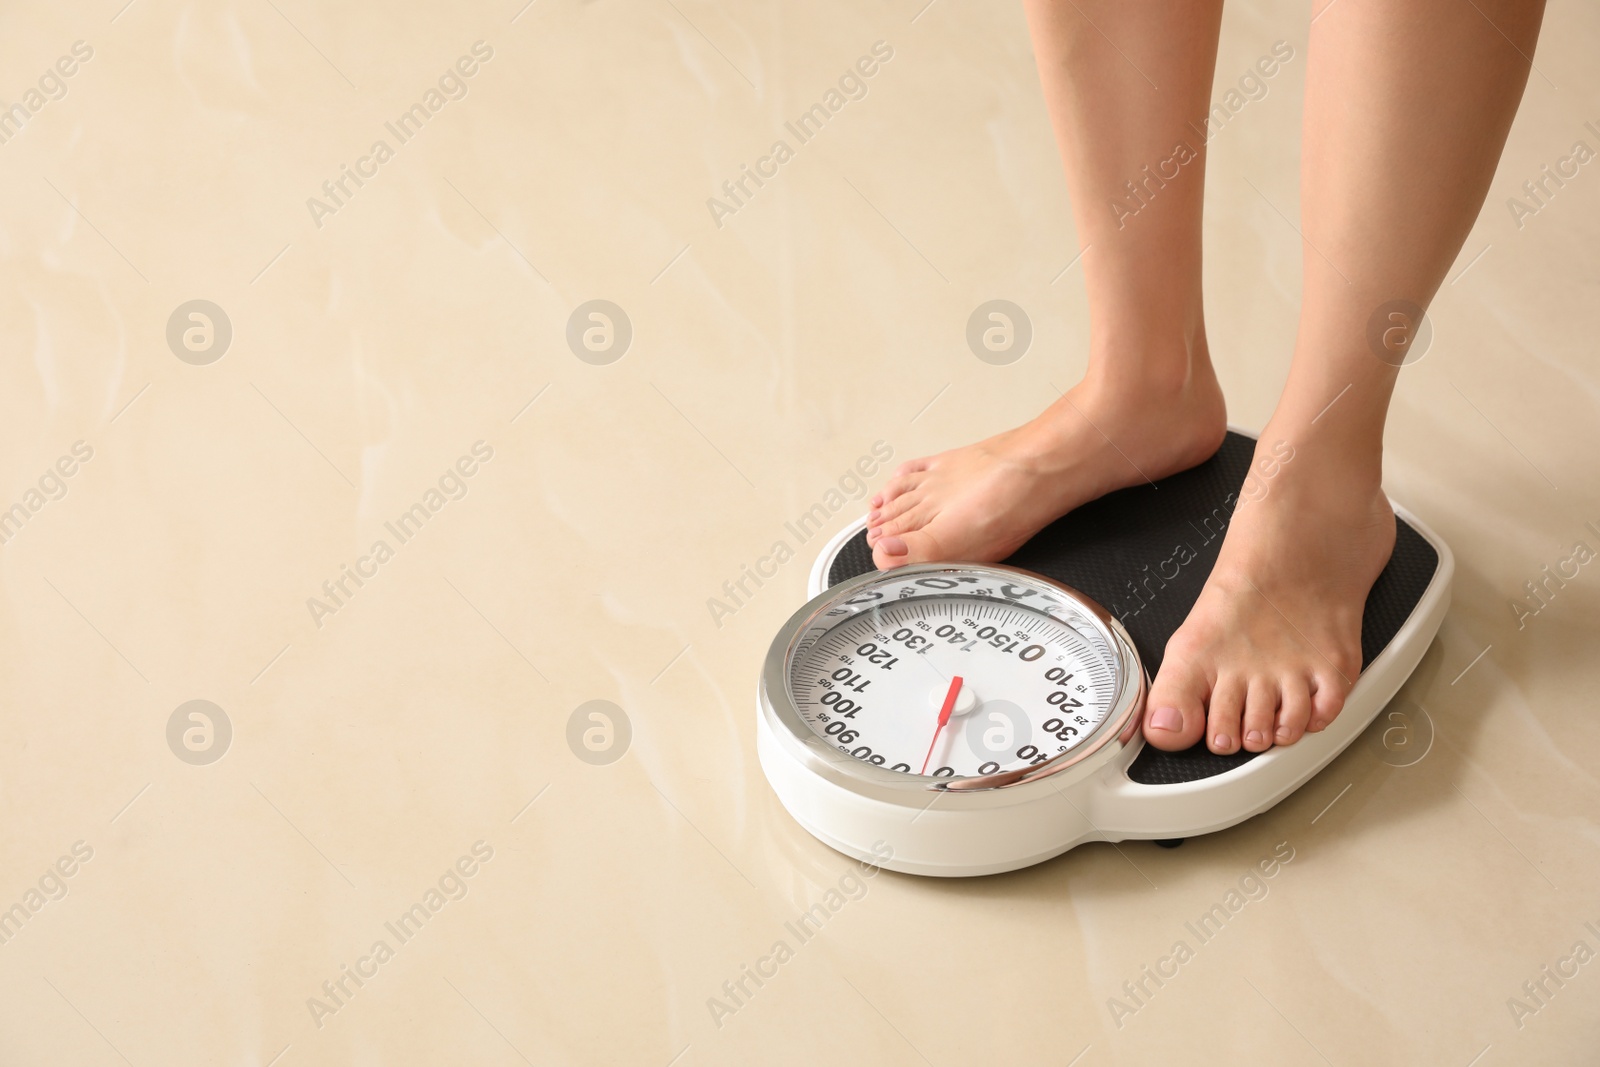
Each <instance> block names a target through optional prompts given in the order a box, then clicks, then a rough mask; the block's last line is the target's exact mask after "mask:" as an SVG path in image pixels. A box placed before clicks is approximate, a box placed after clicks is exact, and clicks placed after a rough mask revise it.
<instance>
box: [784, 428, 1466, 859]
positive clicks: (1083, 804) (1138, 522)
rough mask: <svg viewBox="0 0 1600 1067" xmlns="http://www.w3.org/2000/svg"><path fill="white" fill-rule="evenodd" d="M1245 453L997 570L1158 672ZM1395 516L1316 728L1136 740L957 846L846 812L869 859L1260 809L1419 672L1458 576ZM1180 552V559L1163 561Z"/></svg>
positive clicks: (858, 562)
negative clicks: (878, 848) (1060, 792)
mask: <svg viewBox="0 0 1600 1067" xmlns="http://www.w3.org/2000/svg"><path fill="white" fill-rule="evenodd" d="M1254 450H1255V441H1254V439H1252V438H1251V437H1249V436H1248V435H1245V434H1242V433H1239V432H1236V431H1230V432H1229V434H1228V436H1227V439H1226V440H1225V441H1224V443H1223V445H1222V447H1221V448H1220V449H1219V450H1218V451H1217V453H1216V455H1214V456H1213V457H1212V458H1211V459H1209V460H1207V461H1206V462H1205V463H1202V464H1200V465H1199V466H1198V467H1195V468H1193V469H1191V470H1188V471H1184V472H1182V473H1180V474H1176V475H1173V476H1171V477H1169V478H1165V479H1163V480H1162V481H1161V482H1159V483H1157V484H1155V485H1144V486H1136V487H1134V488H1131V489H1123V490H1120V491H1118V492H1115V493H1111V494H1109V495H1107V496H1105V497H1102V498H1100V499H1099V500H1096V501H1093V502H1091V503H1089V504H1086V505H1084V506H1083V507H1081V508H1078V509H1077V510H1075V511H1073V512H1071V513H1069V514H1067V515H1065V516H1063V517H1062V518H1061V519H1058V520H1057V521H1056V522H1054V523H1052V524H1051V525H1050V526H1047V527H1046V528H1045V529H1044V530H1042V531H1040V532H1039V534H1037V535H1036V536H1035V537H1034V538H1033V539H1032V540H1030V541H1029V542H1028V543H1027V544H1025V545H1024V546H1023V547H1022V548H1021V549H1020V550H1018V551H1017V552H1016V553H1015V554H1014V555H1013V556H1012V557H1011V558H1009V559H1007V560H1005V563H1006V564H1007V565H1009V566H1013V567H1020V568H1022V569H1024V570H1028V571H1032V572H1034V573H1036V574H1040V575H1043V576H1045V577H1047V578H1051V579H1053V580H1055V581H1057V582H1060V583H1062V584H1064V585H1068V586H1071V587H1073V588H1075V589H1077V590H1079V591H1080V592H1083V593H1085V594H1087V595H1088V596H1089V597H1091V598H1092V599H1094V600H1096V601H1097V602H1099V603H1100V604H1101V605H1103V606H1105V607H1106V608H1107V609H1108V610H1110V611H1111V613H1112V614H1113V615H1114V616H1116V617H1117V618H1118V620H1119V621H1120V622H1121V623H1122V624H1123V626H1124V627H1125V628H1126V629H1127V631H1128V633H1129V634H1130V636H1131V637H1132V639H1133V641H1134V644H1135V645H1136V646H1137V647H1138V650H1139V654H1140V658H1141V659H1142V660H1143V662H1144V665H1145V668H1146V670H1147V671H1148V672H1149V673H1150V674H1151V675H1154V674H1155V673H1156V671H1157V670H1158V669H1159V668H1160V664H1161V656H1162V653H1163V652H1164V650H1165V648H1166V643H1167V640H1168V638H1170V637H1171V636H1172V633H1173V632H1174V631H1175V630H1176V629H1177V628H1178V626H1179V625H1181V623H1182V622H1183V620H1184V618H1185V617H1187V615H1188V613H1189V610H1190V609H1191V608H1192V607H1193V606H1194V603H1195V601H1196V599H1198V597H1199V594H1200V589H1201V588H1202V586H1203V585H1204V584H1205V580H1206V577H1207V576H1208V575H1209V574H1210V572H1211V568H1212V566H1213V565H1214V564H1215V562H1216V558H1217V553H1218V551H1219V550H1220V548H1221V542H1222V535H1223V533H1225V531H1226V527H1227V525H1228V523H1229V521H1230V520H1231V518H1232V514H1233V508H1234V506H1235V505H1236V503H1237V502H1238V499H1239V495H1240V493H1241V492H1243V491H1245V486H1246V480H1247V478H1250V477H1252V471H1251V462H1252V457H1253V455H1254ZM1288 462H1292V460H1290V461H1288ZM1266 491H1268V492H1270V491H1271V489H1270V482H1268V483H1267V489H1266ZM1395 515H1396V543H1395V550H1394V554H1393V556H1392V557H1391V558H1390V561H1389V563H1388V565H1387V566H1386V567H1385V568H1384V571H1383V573H1382V574H1381V575H1380V576H1379V578H1378V580H1377V582H1376V583H1375V584H1374V586H1373V588H1372V591H1371V593H1370V594H1369V595H1368V597H1367V604H1366V610H1365V613H1364V616H1363V619H1362V635H1361V637H1362V640H1361V644H1362V661H1363V665H1362V672H1361V676H1360V677H1359V678H1358V679H1357V680H1356V684H1355V686H1354V688H1353V689H1352V690H1351V692H1350V694H1349V696H1348V697H1347V698H1346V701H1345V706H1344V709H1343V711H1341V712H1340V714H1339V716H1338V717H1337V718H1336V719H1335V720H1334V721H1333V723H1332V724H1330V725H1329V726H1328V728H1327V729H1325V730H1323V731H1322V732H1320V733H1316V734H1307V735H1305V736H1304V737H1303V738H1301V740H1300V741H1298V742H1296V743H1295V744H1293V745H1290V746H1287V747H1283V748H1271V749H1268V750H1267V751H1266V752H1263V753H1259V754H1257V753H1250V752H1243V751H1241V752H1237V753H1234V754H1232V755H1228V756H1219V755H1216V754H1214V753H1212V752H1210V751H1208V750H1207V749H1206V748H1205V745H1204V743H1203V742H1202V743H1201V744H1198V745H1196V746H1195V747H1194V748H1192V749H1190V750H1188V751H1186V752H1176V753H1169V752H1162V751H1160V750H1158V749H1155V748H1153V747H1149V746H1146V745H1145V744H1144V741H1143V737H1142V736H1141V735H1138V734H1135V735H1134V737H1133V738H1132V739H1131V741H1130V742H1129V743H1128V744H1127V746H1126V751H1125V754H1124V755H1119V758H1118V759H1117V760H1116V761H1115V762H1114V763H1113V764H1112V765H1111V766H1110V767H1108V768H1107V769H1106V770H1105V771H1104V772H1102V773H1100V774H1098V775H1096V776H1095V777H1093V778H1091V779H1088V780H1086V781H1082V782H1078V783H1075V784H1074V786H1073V787H1072V788H1071V789H1070V790H1069V793H1070V795H1068V796H1064V797H1063V799H1064V800H1065V801H1066V802H1067V803H1066V804H1065V805H1061V806H1059V810H1053V811H1048V812H1047V811H1045V810H1043V808H1041V809H1040V811H1039V813H1038V816H1037V819H1034V818H1033V817H1032V816H1030V819H1029V820H1027V821H1029V822H1030V823H1036V825H1032V826H1030V828H1028V829H1026V830H1023V831H1019V833H1018V835H1017V839H1016V840H981V839H980V840H962V831H961V829H960V827H959V820H957V821H954V822H952V821H946V820H932V819H931V818H930V817H929V816H921V817H919V818H918V820H917V821H916V823H915V825H914V826H913V825H912V824H911V823H910V822H909V821H906V822H902V821H901V819H900V816H899V814H898V813H885V812H881V811H879V812H854V811H852V812H851V813H850V817H851V818H863V819H865V822H864V823H863V825H864V826H865V825H875V826H877V827H878V828H879V829H881V830H883V831H885V832H887V831H888V830H891V829H892V830H894V831H895V833H894V835H893V838H889V837H886V838H885V840H890V842H891V844H892V845H894V847H895V848H896V852H895V855H894V857H893V859H890V860H888V861H884V862H881V863H880V865H881V866H885V867H888V868H890V869H893V870H903V871H908V872H911V873H916V874H932V875H943V876H958V875H975V874H990V873H998V872H999V871H1004V870H1014V869H1016V868H1019V867H1025V866H1029V865H1030V864H1033V863H1038V862H1042V861H1043V860H1046V859H1049V858H1051V857H1052V856H1055V855H1059V854H1060V853H1062V852H1065V851H1067V850H1069V849H1071V848H1073V847H1075V846H1076V845H1079V844H1082V843H1083V842H1085V841H1089V840H1105V841H1122V840H1129V839H1146V840H1154V841H1156V842H1157V843H1158V844H1160V845H1162V846H1164V847H1168V848H1174V847H1177V845H1179V844H1182V842H1183V840H1184V839H1186V838H1189V837H1193V836H1196V835H1198V834H1204V833H1212V832H1215V831H1217V830H1222V829H1225V828H1227V827H1229V826H1233V825H1235V824H1237V823H1240V822H1243V821H1244V820H1245V819H1248V818H1250V817H1251V816H1254V815H1257V814H1260V813H1261V812H1263V811H1266V810H1268V809H1269V808H1271V807H1273V806H1274V805H1275V804H1277V803H1278V802H1279V801H1281V800H1283V798H1284V797H1286V796H1288V795H1289V794H1290V793H1292V792H1294V791H1295V790H1296V789H1298V788H1299V787H1300V786H1302V785H1304V784H1305V783H1306V782H1307V781H1309V780H1310V779H1311V778H1312V777H1313V776H1314V775H1316V773H1317V772H1318V771H1320V770H1321V769H1322V768H1323V767H1325V766H1326V765H1327V764H1328V763H1329V762H1330V761H1332V760H1333V759H1334V757H1336V756H1337V755H1339V753H1340V752H1342V751H1343V750H1344V749H1345V748H1346V747H1347V746H1348V745H1349V744H1350V743H1351V742H1352V741H1354V740H1355V739H1356V737H1358V736H1359V735H1360V734H1361V732H1362V731H1363V730H1364V729H1365V728H1366V727H1367V725H1368V724H1369V723H1371V721H1372V720H1373V719H1374V718H1375V717H1376V716H1377V715H1378V713H1379V712H1380V711H1382V710H1383V708H1384V706H1385V705H1386V704H1387V703H1388V702H1389V701H1390V700H1392V699H1393V698H1394V695H1395V694H1396V692H1398V691H1399V689H1400V687H1401V685H1403V684H1404V683H1405V681H1406V679H1407V678H1408V677H1410V675H1411V672H1412V671H1413V670H1415V669H1416V666H1417V664H1418V662H1419V661H1420V660H1421V659H1422V656H1423V653H1424V652H1426V651H1427V648H1428V645H1429V644H1430V643H1431V642H1432V640H1433V637H1434V635H1435V634H1436V633H1437V632H1438V629H1439V626H1440V623H1441V622H1442V621H1443V619H1444V615H1445V611H1446V610H1447V608H1448V607H1449V603H1450V582H1451V578H1452V576H1453V574H1454V571H1455V563H1454V559H1453V557H1452V555H1451V553H1450V550H1449V548H1448V547H1447V546H1446V545H1445V544H1444V542H1443V541H1442V540H1440V539H1439V538H1438V536H1437V535H1435V534H1434V533H1433V532H1432V531H1431V530H1429V529H1428V528H1427V526H1426V525H1424V524H1423V523H1422V522H1421V521H1420V520H1418V519H1417V518H1416V517H1415V516H1413V515H1412V514H1410V513H1409V512H1408V511H1406V510H1405V509H1404V508H1402V507H1399V506H1398V505H1396V506H1395ZM865 526H866V523H865V520H861V521H858V522H857V523H855V524H854V525H852V526H851V527H850V528H848V529H846V530H844V531H842V532H841V533H840V534H839V535H837V536H836V537H835V538H834V539H833V541H832V542H831V543H829V544H828V546H827V547H825V548H824V549H823V551H822V554H821V555H820V556H819V557H818V559H817V561H816V563H815V565H814V566H813V568H812V572H811V583H810V584H811V589H810V594H811V595H812V596H816V595H819V594H821V593H822V592H823V591H824V590H826V589H828V588H830V587H831V586H833V585H836V584H838V583H839V582H842V581H845V580H847V579H849V578H853V577H855V576H857V575H860V574H864V573H866V572H868V571H871V570H872V569H873V565H872V559H871V551H870V549H868V548H867V545H866V529H865ZM1180 549H1187V551H1186V552H1184V551H1180ZM1180 558H1181V559H1183V562H1182V563H1181V564H1178V563H1175V562H1174V561H1175V560H1177V559H1180ZM765 729H766V727H765V725H764V722H763V725H762V730H765ZM769 740H770V739H769ZM758 747H760V746H758ZM778 762H779V761H776V760H768V759H767V758H766V757H765V755H763V760H762V763H763V766H764V767H765V768H766V769H767V772H768V777H769V779H770V780H771V781H772V782H773V786H774V788H775V789H776V790H777V792H778V794H779V797H780V798H782V799H783V800H784V803H785V806H786V807H788V808H789V810H790V812H791V814H793V815H794V816H795V818H796V819H798V820H799V821H800V822H801V824H802V825H804V826H805V827H806V829H807V830H809V831H810V832H812V833H813V834H815V835H816V836H817V837H818V838H819V839H821V840H824V841H826V842H827V843H828V844H829V845H830V846H831V847H833V848H835V849H837V850H839V851H840V852H844V853H845V854H847V855H851V856H855V857H857V858H859V859H863V860H866V861H867V862H873V863H878V862H880V859H881V857H879V856H875V855H874V854H873V853H872V852H871V849H872V845H873V843H874V842H873V840H853V841H840V840H837V836H838V835H837V834H835V835H827V834H823V833H819V832H818V830H817V826H818V825H819V823H827V824H829V825H835V826H837V825H841V823H840V822H839V821H837V820H835V819H834V818H831V817H829V816H831V815H837V814H841V813H839V812H818V813H815V814H819V815H822V816H823V817H822V818H820V819H819V818H816V817H812V816H811V815H810V814H808V813H807V812H806V811H805V810H804V802H803V801H801V800H800V799H799V798H798V797H795V796H792V795H790V796H786V793H789V792H791V791H789V790H786V788H785V787H784V785H783V784H782V783H781V781H780V779H781V778H782V777H783V775H782V774H781V772H778V771H777V768H776V764H777V763H778ZM844 824H847V823H844ZM894 839H898V842H899V843H898V844H895V842H894Z"/></svg>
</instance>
